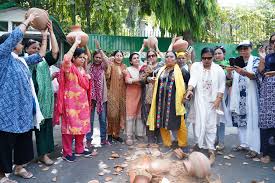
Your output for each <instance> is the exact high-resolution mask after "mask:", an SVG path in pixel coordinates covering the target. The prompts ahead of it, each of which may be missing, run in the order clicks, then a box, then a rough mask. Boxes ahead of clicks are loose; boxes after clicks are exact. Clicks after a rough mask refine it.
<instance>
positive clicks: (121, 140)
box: [112, 137, 123, 143]
mask: <svg viewBox="0 0 275 183" xmlns="http://www.w3.org/2000/svg"><path fill="white" fill-rule="evenodd" d="M112 138H113V139H114V140H115V141H117V142H120V143H122V142H123V139H122V138H121V137H112Z"/></svg>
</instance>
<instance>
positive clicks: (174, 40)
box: [167, 35, 177, 51]
mask: <svg viewBox="0 0 275 183" xmlns="http://www.w3.org/2000/svg"><path fill="white" fill-rule="evenodd" d="M176 39H177V35H174V37H173V38H172V40H171V44H170V45H169V47H168V50H167V51H173V45H174V43H175V42H176Z"/></svg>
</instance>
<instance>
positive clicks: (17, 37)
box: [0, 14, 37, 57]
mask: <svg viewBox="0 0 275 183" xmlns="http://www.w3.org/2000/svg"><path fill="white" fill-rule="evenodd" d="M36 16H37V15H36V14H31V15H30V16H29V17H28V18H27V19H26V20H25V21H23V22H22V23H21V24H20V25H19V26H18V27H17V28H15V29H14V30H13V31H12V33H11V34H10V36H9V37H8V38H7V39H6V40H5V42H4V43H2V44H1V45H0V56H1V57H3V56H5V55H9V54H10V53H11V52H12V51H13V50H14V48H15V47H16V45H17V44H18V43H19V42H20V41H21V40H22V39H23V34H24V33H25V32H26V30H27V27H28V26H29V24H30V22H31V21H33V20H34V18H35V17H36Z"/></svg>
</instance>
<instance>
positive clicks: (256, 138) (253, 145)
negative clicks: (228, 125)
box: [230, 56, 260, 153]
mask: <svg viewBox="0 0 275 183" xmlns="http://www.w3.org/2000/svg"><path fill="white" fill-rule="evenodd" d="M258 65H259V58H257V57H253V56H250V58H249V59H248V62H247V66H246V67H244V69H245V70H246V71H248V72H250V73H256V72H257V68H258ZM258 87H259V86H258V85H257V82H256V79H255V80H251V79H249V78H247V77H244V76H241V75H239V74H238V73H236V72H234V73H233V85H232V91H234V92H232V96H231V101H230V110H231V111H232V122H233V126H237V127H238V128H240V129H239V137H240V145H241V146H242V147H247V148H249V149H250V150H251V151H254V152H256V153H260V129H259V127H258V120H259V115H258V114H259V113H258V110H259V109H258V105H259V104H258V99H259V93H258V92H259V91H258ZM252 136H253V138H251V137H252Z"/></svg>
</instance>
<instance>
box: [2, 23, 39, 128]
mask: <svg viewBox="0 0 275 183" xmlns="http://www.w3.org/2000/svg"><path fill="white" fill-rule="evenodd" d="M22 39H23V32H22V31H21V30H20V29H19V28H16V29H14V30H13V32H12V33H11V35H10V36H9V37H8V38H7V39H6V41H5V42H4V43H3V44H1V45H0V131H5V132H11V133H24V132H27V131H29V130H30V129H32V128H33V106H34V105H33V96H32V92H31V85H30V80H29V79H30V77H31V74H30V72H29V70H28V68H27V67H26V66H25V65H24V64H23V63H22V62H21V61H19V60H17V59H15V58H14V57H13V56H12V55H11V53H12V51H13V50H14V48H15V47H16V45H17V44H18V43H19V42H20V41H21V40H22ZM25 60H26V62H27V64H36V63H38V62H40V61H42V57H41V56H40V55H39V54H34V55H32V56H29V57H27V58H26V59H25Z"/></svg>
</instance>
